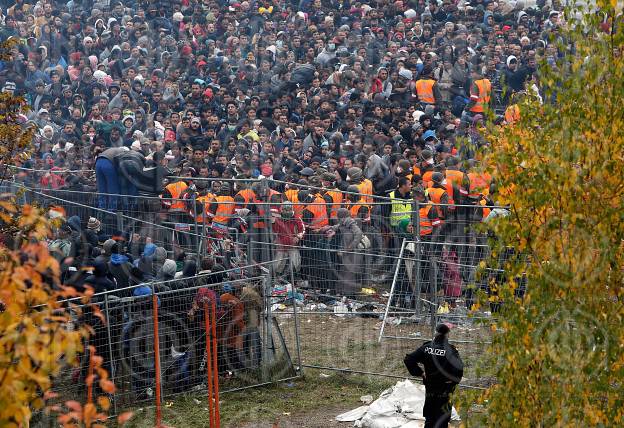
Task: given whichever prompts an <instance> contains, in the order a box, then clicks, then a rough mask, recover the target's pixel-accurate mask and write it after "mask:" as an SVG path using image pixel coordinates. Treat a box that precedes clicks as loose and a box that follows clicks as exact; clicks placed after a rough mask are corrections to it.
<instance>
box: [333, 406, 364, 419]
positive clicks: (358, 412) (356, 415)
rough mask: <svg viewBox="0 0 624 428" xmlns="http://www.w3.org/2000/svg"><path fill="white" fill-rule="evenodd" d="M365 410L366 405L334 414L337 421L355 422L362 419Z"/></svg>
mask: <svg viewBox="0 0 624 428" xmlns="http://www.w3.org/2000/svg"><path fill="white" fill-rule="evenodd" d="M367 410H368V406H360V407H358V408H357V409H353V410H349V411H348V412H345V413H342V414H340V415H338V416H336V420H337V421H338V422H355V421H357V420H360V419H362V416H364V415H365V414H366V411H367Z"/></svg>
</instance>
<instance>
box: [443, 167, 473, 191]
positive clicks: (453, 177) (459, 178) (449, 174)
mask: <svg viewBox="0 0 624 428" xmlns="http://www.w3.org/2000/svg"><path fill="white" fill-rule="evenodd" d="M446 181H447V182H448V183H451V185H453V184H455V185H456V186H457V187H458V188H459V193H460V194H461V195H462V196H467V195H468V191H467V190H466V189H464V173H463V172H461V171H458V170H456V169H447V170H446ZM449 196H450V195H449Z"/></svg>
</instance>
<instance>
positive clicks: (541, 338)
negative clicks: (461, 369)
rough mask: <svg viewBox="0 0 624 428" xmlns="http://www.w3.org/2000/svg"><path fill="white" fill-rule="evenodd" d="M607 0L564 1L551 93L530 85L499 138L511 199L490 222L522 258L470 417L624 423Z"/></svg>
mask: <svg viewBox="0 0 624 428" xmlns="http://www.w3.org/2000/svg"><path fill="white" fill-rule="evenodd" d="M598 3H599V5H600V6H601V7H602V12H604V14H606V15H607V16H609V17H610V19H608V20H606V21H605V20H602V19H601V16H604V14H595V13H583V14H570V13H568V15H567V16H568V18H569V19H568V21H567V25H566V27H565V28H563V29H561V30H560V32H559V34H558V35H557V37H558V39H559V40H560V41H561V40H565V43H561V44H560V45H559V46H558V52H559V54H560V55H559V56H558V57H556V58H551V60H550V61H546V58H543V61H542V64H541V67H540V68H539V76H538V77H539V86H540V89H541V92H542V95H543V99H544V103H543V104H540V102H539V101H538V100H537V99H536V98H535V97H526V98H525V99H524V101H523V102H521V103H519V105H518V106H519V113H520V114H519V117H518V120H517V121H515V123H514V125H513V126H503V127H498V128H496V129H493V132H492V136H491V138H490V143H491V149H490V150H491V151H490V153H489V154H488V155H486V161H487V164H488V165H489V166H490V168H491V172H492V173H493V174H495V176H496V178H497V183H498V186H499V194H498V202H499V203H501V204H505V205H509V207H510V215H509V216H507V217H503V218H499V219H497V220H496V221H495V222H494V223H493V228H494V232H495V234H496V236H497V237H498V238H499V244H500V247H499V249H498V250H499V251H503V250H508V249H509V248H510V247H511V248H513V250H514V251H513V253H514V254H517V255H519V256H522V257H517V259H514V260H510V262H509V263H508V265H507V266H506V268H507V270H508V272H509V275H508V276H507V279H506V282H505V283H504V284H502V285H501V284H499V286H498V289H497V297H496V298H495V299H499V300H500V302H501V303H502V305H501V311H500V313H499V314H497V317H496V322H495V325H494V326H493V330H494V341H493V345H492V349H491V354H492V356H493V357H494V358H493V361H492V362H493V367H494V371H495V375H496V378H497V384H496V385H494V386H492V387H491V388H489V389H488V390H487V391H486V392H485V393H484V394H483V395H482V396H481V398H480V401H481V403H482V404H484V407H485V414H479V415H474V418H475V419H477V420H478V422H477V420H475V421H471V420H470V419H469V420H468V421H467V424H468V425H469V426H470V425H474V424H472V423H471V422H475V423H477V424H485V425H487V426H497V427H551V426H561V427H567V426H570V427H572V426H574V427H588V426H605V427H606V426H623V425H624V352H623V346H624V322H623V321H624V304H623V299H624V294H623V291H624V290H623V288H622V286H623V282H622V281H623V279H624V278H623V268H624V263H623V261H624V260H623V259H624V251H623V250H624V244H623V243H624V197H623V195H624V79H623V78H622V76H624V56H623V52H624V26H622V24H621V22H622V19H621V16H619V17H617V12H616V11H615V10H614V7H615V4H612V3H614V2H608V1H603V2H600V1H599V2H598ZM601 3H602V4H601ZM620 12H621V11H620ZM574 16H576V17H577V18H574ZM605 22H608V23H609V25H606V26H605ZM618 25H619V27H617V26H618ZM549 43H557V39H555V38H553V39H551V40H549ZM527 258H528V263H527ZM523 275H525V276H526V278H527V290H526V293H525V294H524V295H523V296H522V297H519V294H518V293H517V292H516V291H517V290H516V288H517V286H518V278H520V277H521V276H523ZM492 298H493V297H492V296H490V300H492Z"/></svg>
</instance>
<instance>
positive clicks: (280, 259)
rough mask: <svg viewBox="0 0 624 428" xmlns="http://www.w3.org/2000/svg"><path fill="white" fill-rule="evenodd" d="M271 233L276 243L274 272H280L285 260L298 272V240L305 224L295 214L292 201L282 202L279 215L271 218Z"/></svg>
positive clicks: (299, 260)
mask: <svg viewBox="0 0 624 428" xmlns="http://www.w3.org/2000/svg"><path fill="white" fill-rule="evenodd" d="M273 233H274V234H275V243H276V244H277V246H276V254H275V260H276V266H275V272H276V273H277V274H281V273H282V271H283V270H284V268H285V267H286V262H287V261H290V265H291V266H292V269H293V272H298V271H299V268H300V267H301V254H300V253H299V242H300V241H301V238H303V235H304V234H305V226H304V224H303V221H302V220H301V218H299V217H296V216H295V210H294V207H293V204H292V202H290V201H287V202H283V203H282V210H281V215H280V216H279V217H274V218H273Z"/></svg>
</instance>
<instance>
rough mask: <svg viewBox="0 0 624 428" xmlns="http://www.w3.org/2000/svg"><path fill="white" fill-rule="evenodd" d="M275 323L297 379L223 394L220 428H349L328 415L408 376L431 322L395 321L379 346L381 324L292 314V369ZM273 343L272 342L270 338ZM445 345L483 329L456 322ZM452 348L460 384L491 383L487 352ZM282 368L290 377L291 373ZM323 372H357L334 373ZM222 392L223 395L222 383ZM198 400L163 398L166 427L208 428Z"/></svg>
mask: <svg viewBox="0 0 624 428" xmlns="http://www.w3.org/2000/svg"><path fill="white" fill-rule="evenodd" d="M276 318H277V321H278V325H279V332H281V337H283V341H281V340H277V341H276V348H277V352H278V354H280V355H284V347H283V344H285V345H286V349H287V350H288V354H289V355H290V358H291V360H292V361H293V366H294V367H297V366H299V364H300V363H301V365H302V366H303V375H304V377H301V378H297V379H294V380H290V381H285V382H279V383H276V384H273V385H270V386H264V387H258V388H251V389H246V390H242V391H236V392H230V393H224V394H223V395H221V401H222V405H221V415H222V419H221V420H222V426H223V427H231V428H264V427H268V428H290V427H293V428H295V427H297V428H299V427H302V428H316V427H318V428H333V427H345V428H346V427H351V426H352V424H351V423H339V422H337V421H335V419H334V418H335V416H336V415H338V414H340V413H343V412H345V411H348V410H352V409H354V408H356V407H358V406H360V405H362V403H361V402H360V397H361V396H362V395H372V396H373V397H374V398H377V397H378V396H379V394H380V393H381V392H382V391H383V390H385V389H386V388H388V387H390V386H392V385H394V384H395V383H396V382H397V381H398V380H400V379H399V378H397V377H407V376H408V373H407V371H406V370H405V368H404V366H403V357H404V356H405V354H406V353H408V352H411V351H412V350H414V349H415V348H416V347H418V346H420V344H422V342H423V341H424V340H428V339H429V337H430V336H431V325H430V323H428V322H427V323H422V324H418V323H414V322H412V321H410V320H407V319H403V320H402V321H401V322H400V323H398V322H397V321H396V320H395V321H394V323H392V324H388V325H387V327H386V330H385V332H384V334H385V335H386V336H390V337H386V338H383V339H382V340H381V342H380V341H379V333H380V328H381V322H380V320H379V319H378V318H363V317H360V316H346V317H338V316H336V315H335V314H333V313H299V315H298V319H299V323H298V330H299V349H300V358H301V361H300V362H299V354H298V353H297V342H296V340H295V339H296V334H295V323H294V317H293V315H291V314H278V315H277V316H276ZM274 337H279V334H277V331H276V332H274ZM397 337H398V338H397ZM451 338H452V339H455V340H460V341H475V342H485V341H487V340H489V332H488V330H487V329H486V328H485V327H484V326H477V325H474V324H471V323H465V322H463V323H461V324H460V323H457V325H455V327H454V328H453V330H452V333H451ZM456 346H457V348H458V349H459V352H460V355H461V356H462V358H463V360H464V364H465V376H464V381H463V383H465V384H468V385H475V386H487V385H488V384H489V383H491V378H488V377H487V374H488V372H491V369H489V370H488V368H487V366H486V364H485V358H484V355H485V350H486V347H487V345H486V344H484V343H457V345H456ZM310 366H314V367H322V368H311V367H310ZM289 367H290V370H292V366H289ZM327 367H334V368H342V369H346V370H352V371H357V372H364V373H351V372H347V371H345V372H340V371H335V370H329V369H328V368H327ZM379 374H381V375H382V376H380V375H379ZM274 375H275V376H276V377H275V379H280V378H284V377H286V376H290V375H292V372H289V371H287V370H284V371H283V372H280V371H279V370H278V371H276V372H275V373H274ZM383 375H391V376H395V377H387V376H383ZM280 376H281V377H280ZM223 388H224V389H227V383H226V382H224V384H223ZM468 393H471V391H469V390H461V391H460V394H468ZM204 395H205V394H200V393H194V394H190V395H186V396H181V397H176V398H175V399H171V400H170V401H169V400H167V399H166V405H165V407H164V409H163V423H164V424H165V425H167V426H170V427H208V426H209V418H208V414H209V413H208V409H207V404H206V399H205V396H204ZM469 402H473V401H472V400H470V401H469ZM153 417H154V415H153V409H145V410H141V411H140V412H138V413H137V414H136V415H135V418H133V421H132V422H131V423H130V424H129V425H128V426H129V427H137V428H139V427H140V428H147V427H148V426H153V421H154V418H153Z"/></svg>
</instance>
